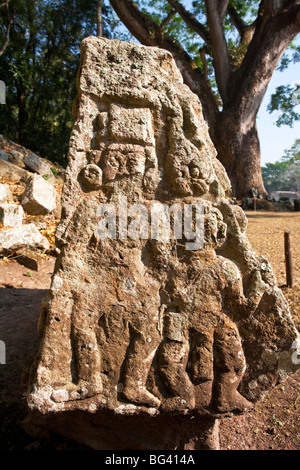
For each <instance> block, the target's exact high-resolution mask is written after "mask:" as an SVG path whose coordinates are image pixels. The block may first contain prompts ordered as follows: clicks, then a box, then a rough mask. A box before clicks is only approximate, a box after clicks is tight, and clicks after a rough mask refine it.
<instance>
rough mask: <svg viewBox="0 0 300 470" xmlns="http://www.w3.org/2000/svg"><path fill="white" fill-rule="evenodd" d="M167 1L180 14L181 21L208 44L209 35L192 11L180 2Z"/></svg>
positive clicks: (175, 0)
mask: <svg viewBox="0 0 300 470" xmlns="http://www.w3.org/2000/svg"><path fill="white" fill-rule="evenodd" d="M167 1H168V3H169V4H170V5H171V7H173V8H174V9H175V10H176V11H177V13H178V14H179V15H180V16H181V18H182V19H183V21H184V22H185V23H186V24H187V26H189V27H190V28H191V29H192V30H193V31H195V33H197V34H199V36H200V37H201V38H202V39H203V41H204V42H205V43H206V44H207V45H210V43H211V41H210V35H209V32H208V31H207V29H206V28H205V26H203V24H201V23H200V22H199V21H198V20H197V19H196V18H195V16H194V15H192V13H190V12H189V11H188V10H186V8H185V7H184V6H183V5H181V3H180V2H178V1H177V0H167Z"/></svg>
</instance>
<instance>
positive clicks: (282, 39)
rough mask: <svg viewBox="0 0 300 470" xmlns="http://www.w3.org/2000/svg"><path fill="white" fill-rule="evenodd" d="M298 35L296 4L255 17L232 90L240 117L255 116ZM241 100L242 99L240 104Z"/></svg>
mask: <svg viewBox="0 0 300 470" xmlns="http://www.w3.org/2000/svg"><path fill="white" fill-rule="evenodd" d="M288 5H290V6H288ZM295 5H296V6H295ZM299 31H300V5H299V4H298V5H297V2H291V1H287V2H285V5H284V8H283V9H280V10H278V11H277V14H276V15H274V16H272V15H270V12H269V11H268V12H265V13H263V14H262V13H261V14H259V15H258V17H257V21H256V27H255V32H254V35H253V38H252V40H251V42H250V44H249V46H248V49H247V52H246V55H245V57H244V60H243V62H242V64H241V66H240V68H239V70H238V71H237V72H236V73H235V74H234V77H233V82H232V86H231V90H232V95H233V96H232V103H234V101H235V98H234V95H236V100H237V102H236V103H235V104H236V105H237V106H239V107H240V113H241V114H245V113H246V114H247V116H250V115H251V114H252V115H253V116H256V114H257V112H258V109H259V106H260V104H261V102H262V100H263V97H264V94H265V91H266V89H267V86H268V84H269V81H270V79H271V77H272V74H273V72H274V70H275V68H276V67H277V65H278V63H279V61H280V59H281V57H282V55H283V54H284V52H285V50H286V48H287V47H288V45H289V44H290V43H291V42H292V40H293V39H294V37H295V36H296V35H297V34H298V33H299ZM241 96H244V98H243V100H242V101H240V97H241ZM254 97H255V99H254Z"/></svg>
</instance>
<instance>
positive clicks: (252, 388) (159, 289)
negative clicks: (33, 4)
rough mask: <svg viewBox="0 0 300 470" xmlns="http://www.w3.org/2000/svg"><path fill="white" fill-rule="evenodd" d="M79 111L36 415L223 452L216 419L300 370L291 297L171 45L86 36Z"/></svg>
mask: <svg viewBox="0 0 300 470" xmlns="http://www.w3.org/2000/svg"><path fill="white" fill-rule="evenodd" d="M74 116H75V124H74V128H73V132H72V136H71V140H70V147H69V166H68V169H67V171H66V178H65V185H64V190H63V195H62V219H61V222H60V225H59V227H58V230H57V246H58V248H59V249H60V255H59V257H58V260H57V263H56V267H55V272H54V274H53V278H52V285H51V289H50V291H49V294H48V296H47V298H46V299H45V300H44V302H43V306H42V311H41V315H40V319H39V331H40V335H41V344H40V349H39V351H38V353H37V355H36V358H35V361H34V363H33V365H32V368H31V375H30V380H29V387H28V398H27V399H28V405H29V407H30V409H31V415H32V416H31V419H32V422H34V423H35V424H38V425H41V426H46V427H49V428H51V429H53V430H55V431H58V432H60V433H62V434H64V435H66V436H68V437H71V438H73V439H75V440H77V441H79V442H82V443H85V444H86V445H89V446H91V447H93V448H95V449H150V450H151V449H152V450H154V449H203V448H217V446H218V444H217V433H216V423H217V419H218V418H220V417H221V416H223V415H224V414H226V413H236V412H238V413H241V412H244V411H245V410H249V409H250V408H251V407H252V406H253V403H255V402H256V401H258V400H260V399H262V398H263V397H264V396H265V395H266V394H267V393H268V391H269V390H270V389H271V388H272V387H273V386H275V385H276V384H277V383H278V382H280V381H284V380H285V379H286V378H287V376H288V375H289V374H291V373H293V372H295V371H296V370H297V368H298V367H299V361H298V353H299V335H298V332H297V330H296V328H295V326H294V324H293V322H292V320H291V317H290V313H289V309H288V304H287V302H286V300H285V298H284V297H283V295H282V292H281V290H280V289H279V288H278V287H277V285H276V279H275V277H274V274H273V272H272V268H271V266H270V264H269V263H268V261H267V260H266V259H264V258H262V257H259V256H257V255H256V254H255V253H254V252H253V250H252V248H251V246H250V244H249V241H248V239H247V235H246V228H247V219H246V217H245V214H244V212H243V210H242V209H241V208H240V207H239V206H238V205H236V204H235V203H234V201H232V200H231V199H230V182H229V180H228V177H227V175H226V172H225V170H224V168H223V167H222V165H221V164H220V162H219V161H218V160H217V158H216V151H215V149H214V146H213V144H212V142H211V140H210V137H209V133H208V127H207V124H206V122H205V121H204V119H203V116H202V110H201V103H200V101H199V99H198V97H197V96H196V95H194V94H193V93H192V92H191V91H190V89H189V88H188V87H187V86H186V85H185V84H183V80H182V77H181V75H180V73H179V71H178V69H177V67H176V65H175V62H174V60H173V58H172V56H171V55H170V54H169V53H168V52H166V51H164V50H161V49H158V48H151V47H144V46H141V45H137V44H134V43H129V42H120V41H109V40H106V39H98V38H95V37H91V38H88V39H85V40H84V41H83V42H82V56H81V65H80V71H79V75H78V99H77V100H76V102H75V105H74ZM191 418H193V419H191Z"/></svg>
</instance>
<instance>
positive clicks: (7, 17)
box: [0, 0, 12, 56]
mask: <svg viewBox="0 0 300 470" xmlns="http://www.w3.org/2000/svg"><path fill="white" fill-rule="evenodd" d="M9 2H10V0H3V1H2V2H1V1H0V15H1V23H0V37H1V38H2V37H3V38H4V39H3V43H2V44H0V56H1V55H2V54H4V52H5V49H6V48H7V46H8V43H9V39H10V28H11V20H12V17H11V14H10V11H9Z"/></svg>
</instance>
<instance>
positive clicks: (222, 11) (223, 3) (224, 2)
mask: <svg viewBox="0 0 300 470" xmlns="http://www.w3.org/2000/svg"><path fill="white" fill-rule="evenodd" d="M228 3H229V0H219V1H218V13H219V16H220V20H221V24H222V23H223V21H224V18H225V15H226V11H227V8H228Z"/></svg>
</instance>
